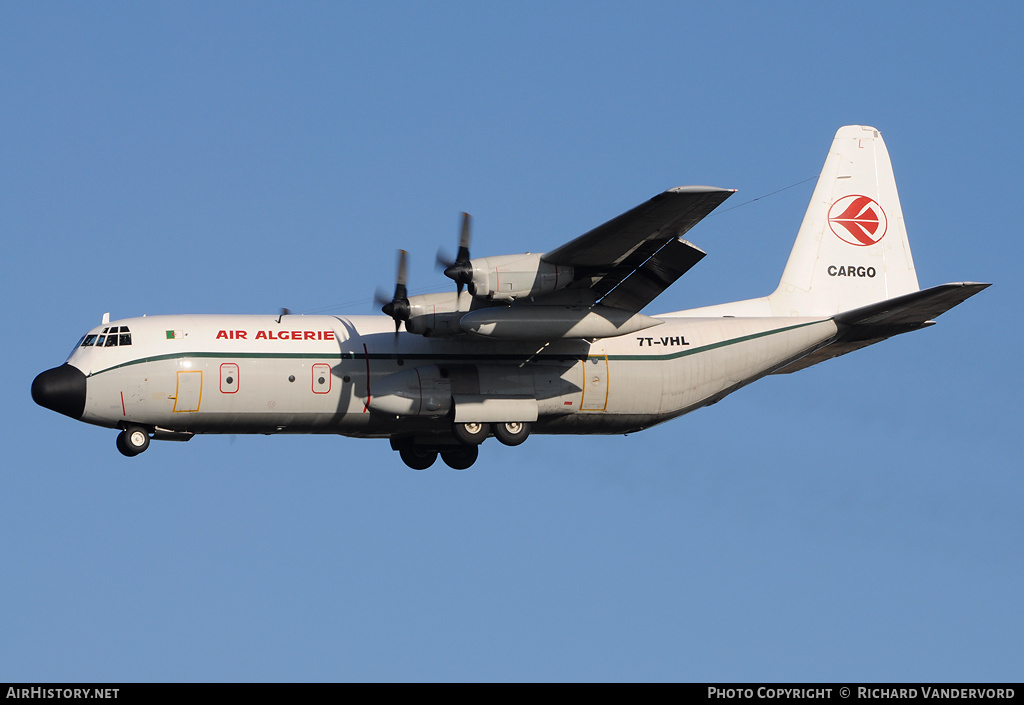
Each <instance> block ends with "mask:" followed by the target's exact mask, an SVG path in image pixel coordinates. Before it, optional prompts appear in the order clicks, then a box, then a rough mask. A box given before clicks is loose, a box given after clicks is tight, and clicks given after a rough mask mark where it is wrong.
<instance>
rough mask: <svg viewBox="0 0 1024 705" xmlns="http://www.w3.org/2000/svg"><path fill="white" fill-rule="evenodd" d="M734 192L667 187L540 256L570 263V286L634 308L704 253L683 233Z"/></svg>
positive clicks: (603, 301)
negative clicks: (572, 273)
mask: <svg viewBox="0 0 1024 705" xmlns="http://www.w3.org/2000/svg"><path fill="white" fill-rule="evenodd" d="M733 193H735V190H733V189H723V188H715V187H713V186H681V187H679V188H674V189H669V190H668V191H665V192H664V193H660V194H658V195H657V196H655V197H654V198H652V199H651V200H649V201H647V202H646V203H643V204H641V205H639V206H637V207H636V208H633V209H632V210H629V211H626V212H625V213H623V214H622V215H620V216H618V217H617V218H613V219H612V220H609V221H608V222H607V223H605V224H604V225H600V226H598V227H596V228H594V229H593V230H591V231H590V232H588V233H586V234H584V235H580V236H579V237H578V238H576V239H575V240H573V241H572V242H569V243H566V244H565V245H562V246H561V247H558V248H556V249H554V250H552V251H550V252H548V253H546V254H545V255H544V256H543V257H542V258H541V259H543V260H544V261H545V262H550V263H551V264H559V265H567V266H571V267H573V269H574V270H575V277H574V280H575V281H574V282H573V284H572V286H573V287H577V288H578V287H587V288H590V289H592V290H594V292H595V293H596V294H597V296H598V298H599V299H600V303H601V304H603V305H607V306H613V307H615V308H622V309H627V310H631V311H639V310H640V309H641V308H643V307H644V306H646V305H647V304H648V303H650V302H651V301H653V300H654V298H655V297H656V296H657V295H658V294H660V293H661V292H662V291H664V290H665V289H666V288H668V287H669V286H670V285H671V284H672V283H673V282H675V281H676V279H678V278H679V277H681V276H682V275H683V274H684V273H685V272H686V271H687V270H688V269H690V267H692V266H693V265H695V264H696V263H697V262H699V261H700V259H701V258H702V257H704V254H705V253H704V252H703V250H701V249H700V248H698V247H696V246H694V245H692V244H691V243H689V242H687V241H686V240H683V239H682V236H683V235H684V234H685V233H686V232H687V231H688V230H689V229H690V228H692V227H693V226H694V225H696V224H697V223H699V222H700V221H701V219H703V218H704V217H705V216H706V215H708V214H709V213H710V212H711V211H713V210H714V209H715V208H717V207H718V206H719V205H720V204H721V203H722V202H723V201H724V200H725V199H727V198H728V197H729V196H731V195H732V194H733Z"/></svg>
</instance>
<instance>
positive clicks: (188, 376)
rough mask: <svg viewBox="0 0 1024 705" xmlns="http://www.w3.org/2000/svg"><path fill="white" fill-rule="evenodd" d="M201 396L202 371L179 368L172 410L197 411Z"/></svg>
mask: <svg viewBox="0 0 1024 705" xmlns="http://www.w3.org/2000/svg"><path fill="white" fill-rule="evenodd" d="M202 397H203V371H202V370H179V371H178V384H177V391H176V392H175V393H174V409H172V411H176V412H185V411H199V402H200V401H202Z"/></svg>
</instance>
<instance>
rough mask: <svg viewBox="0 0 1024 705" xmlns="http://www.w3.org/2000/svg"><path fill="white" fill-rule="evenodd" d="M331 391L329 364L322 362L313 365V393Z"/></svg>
mask: <svg viewBox="0 0 1024 705" xmlns="http://www.w3.org/2000/svg"><path fill="white" fill-rule="evenodd" d="M330 391H331V366H330V365H328V364H327V363H324V362H318V363H317V364H315V365H313V394H327V393H328V392H330Z"/></svg>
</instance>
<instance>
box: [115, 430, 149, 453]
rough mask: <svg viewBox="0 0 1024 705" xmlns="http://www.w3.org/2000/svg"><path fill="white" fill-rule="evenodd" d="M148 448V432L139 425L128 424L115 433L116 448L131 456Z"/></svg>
mask: <svg viewBox="0 0 1024 705" xmlns="http://www.w3.org/2000/svg"><path fill="white" fill-rule="evenodd" d="M146 448H149V432H148V431H147V430H146V429H144V428H142V427H141V426H128V427H127V428H126V429H125V430H123V431H121V433H119V434H117V449H118V450H119V451H121V455H125V456H128V457H129V458H132V457H134V456H136V455H138V454H139V453H141V452H143V451H144V450H146Z"/></svg>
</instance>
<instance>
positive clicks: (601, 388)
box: [580, 355, 608, 411]
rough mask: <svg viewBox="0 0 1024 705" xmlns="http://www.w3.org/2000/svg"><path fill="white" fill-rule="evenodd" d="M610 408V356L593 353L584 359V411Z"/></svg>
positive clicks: (582, 408) (581, 406)
mask: <svg viewBox="0 0 1024 705" xmlns="http://www.w3.org/2000/svg"><path fill="white" fill-rule="evenodd" d="M607 408H608V356H607V355H591V356H589V357H588V358H587V359H586V360H584V361H583V400H582V401H581V402H580V409H581V410H583V411H604V410H605V409H607Z"/></svg>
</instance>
